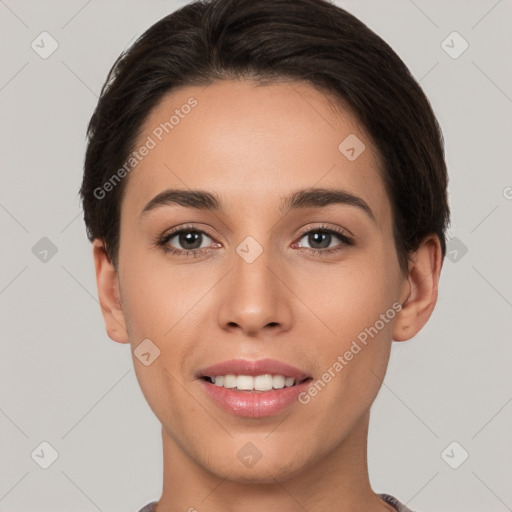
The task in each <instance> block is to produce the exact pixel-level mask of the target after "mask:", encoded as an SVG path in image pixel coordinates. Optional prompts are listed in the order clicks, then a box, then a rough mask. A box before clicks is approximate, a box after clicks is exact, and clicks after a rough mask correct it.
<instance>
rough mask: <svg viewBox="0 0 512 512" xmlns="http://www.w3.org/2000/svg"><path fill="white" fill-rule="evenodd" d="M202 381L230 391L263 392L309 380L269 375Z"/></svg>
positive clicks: (228, 376) (214, 378) (239, 376)
mask: <svg viewBox="0 0 512 512" xmlns="http://www.w3.org/2000/svg"><path fill="white" fill-rule="evenodd" d="M202 379H203V380H205V381H206V382H209V383H210V384H214V385H215V386H218V387H222V388H226V389H232V390H234V391H254V392H260V393H262V392H265V391H271V390H273V389H274V390H275V389H283V388H291V387H294V386H297V385H299V384H302V383H303V382H305V381H307V380H310V377H306V378H305V379H302V380H300V379H296V378H294V377H287V376H286V375H272V374H270V373H266V374H262V375H256V376H252V375H234V374H230V373H228V374H226V375H216V376H213V377H210V376H206V377H202Z"/></svg>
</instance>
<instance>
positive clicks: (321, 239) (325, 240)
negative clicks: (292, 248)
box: [309, 231, 331, 249]
mask: <svg viewBox="0 0 512 512" xmlns="http://www.w3.org/2000/svg"><path fill="white" fill-rule="evenodd" d="M315 243H319V244H320V245H321V247H316V248H318V249H326V248H327V247H329V245H330V243H331V235H330V233H323V232H321V231H317V232H315V233H314V234H311V235H309V245H311V246H313V245H314V244H315Z"/></svg>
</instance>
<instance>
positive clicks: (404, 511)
mask: <svg viewBox="0 0 512 512" xmlns="http://www.w3.org/2000/svg"><path fill="white" fill-rule="evenodd" d="M379 496H380V497H381V498H382V499H383V500H384V501H385V502H386V503H389V504H390V505H391V506H392V507H394V508H396V510H397V512H413V511H412V510H411V509H410V508H408V507H406V506H405V505H404V504H403V503H400V502H399V501H398V500H397V499H396V498H395V497H394V496H391V495H390V494H383V493H381V494H379ZM141 512H142V511H141Z"/></svg>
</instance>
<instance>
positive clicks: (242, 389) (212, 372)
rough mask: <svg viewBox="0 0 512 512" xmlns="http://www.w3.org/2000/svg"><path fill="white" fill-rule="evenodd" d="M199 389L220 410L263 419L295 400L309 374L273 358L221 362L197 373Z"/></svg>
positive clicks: (307, 381) (304, 387)
mask: <svg viewBox="0 0 512 512" xmlns="http://www.w3.org/2000/svg"><path fill="white" fill-rule="evenodd" d="M196 377H197V379H199V380H200V381H201V384H202V386H201V387H202V389H203V390H204V391H205V392H206V395H207V396H208V397H209V398H211V399H212V401H213V403H215V404H216V405H218V406H219V407H220V408H221V409H223V410H224V411H227V412H228V413H230V414H232V415H234V416H241V417H246V418H263V417H267V416H272V415H275V414H278V413H280V412H282V411H283V410H284V409H286V408H289V407H291V406H293V404H294V403H297V402H298V395H299V394H300V393H301V392H302V391H304V390H305V389H306V388H307V386H308V385H309V382H310V381H311V380H313V377H312V376H311V375H309V374H308V373H306V372H305V371H303V370H300V369H299V368H296V367H294V366H290V365H288V364H286V363H283V362H281V361H277V360H275V359H264V360H260V361H246V360H244V359H234V360H231V361H225V362H223V363H219V364H216V365H213V366H210V367H208V368H205V369H203V370H201V371H199V372H198V374H197V375H196Z"/></svg>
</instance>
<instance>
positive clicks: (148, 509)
mask: <svg viewBox="0 0 512 512" xmlns="http://www.w3.org/2000/svg"><path fill="white" fill-rule="evenodd" d="M157 503H158V502H157V501H152V502H151V503H148V504H147V505H146V506H144V507H142V508H141V509H140V510H139V512H154V510H155V505H156V504H157Z"/></svg>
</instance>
